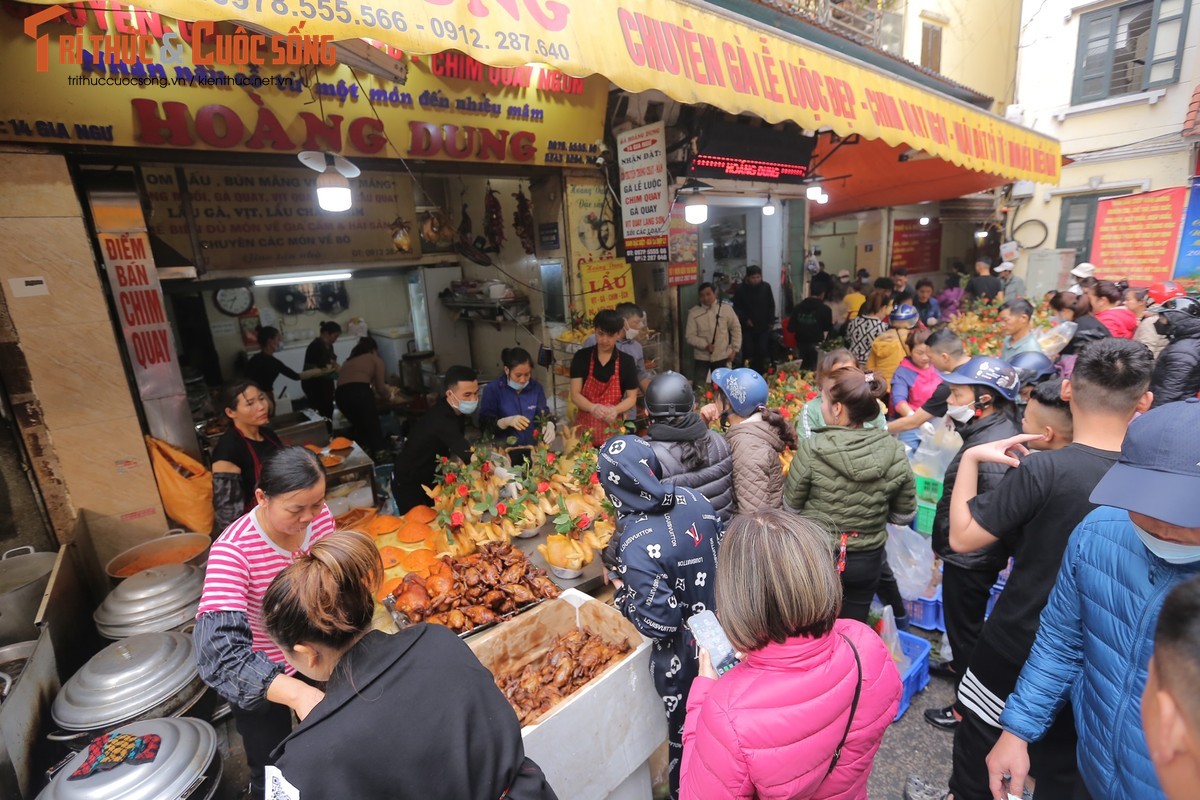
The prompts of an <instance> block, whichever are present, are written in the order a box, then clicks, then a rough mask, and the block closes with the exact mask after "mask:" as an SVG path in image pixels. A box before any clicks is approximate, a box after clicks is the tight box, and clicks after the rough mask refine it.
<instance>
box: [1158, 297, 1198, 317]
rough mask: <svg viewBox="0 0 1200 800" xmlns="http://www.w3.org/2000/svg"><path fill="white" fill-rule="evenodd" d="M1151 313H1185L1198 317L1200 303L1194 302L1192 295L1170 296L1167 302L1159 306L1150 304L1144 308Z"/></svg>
mask: <svg viewBox="0 0 1200 800" xmlns="http://www.w3.org/2000/svg"><path fill="white" fill-rule="evenodd" d="M1146 310H1147V311H1148V312H1149V313H1151V314H1167V313H1171V312H1174V313H1177V314H1187V315H1188V316H1192V317H1200V303H1198V302H1196V299H1195V298H1193V297H1172V298H1171V299H1170V300H1168V301H1167V302H1165V303H1163V304H1162V305H1160V306H1151V307H1150V308H1148V309H1146Z"/></svg>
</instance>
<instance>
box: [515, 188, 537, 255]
mask: <svg viewBox="0 0 1200 800" xmlns="http://www.w3.org/2000/svg"><path fill="white" fill-rule="evenodd" d="M513 197H515V198H517V210H516V211H514V212H513V230H514V231H515V232H516V234H517V238H518V239H520V240H521V247H522V248H524V250H525V253H526V254H527V255H533V253H534V248H535V246H534V241H533V225H534V223H533V207H532V206H531V205H530V203H529V198H528V197H526V196H525V192H524V191H523V190H522V189H521V188H520V187H517V191H516V192H515V193H514V194H513Z"/></svg>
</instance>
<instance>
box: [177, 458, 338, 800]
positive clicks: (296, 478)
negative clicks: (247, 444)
mask: <svg viewBox="0 0 1200 800" xmlns="http://www.w3.org/2000/svg"><path fill="white" fill-rule="evenodd" d="M254 496H255V500H256V503H257V504H256V505H255V507H254V508H252V509H251V510H250V511H249V512H247V513H246V514H245V515H243V516H242V517H240V518H239V519H238V520H236V521H235V522H234V523H233V524H232V525H230V526H229V527H228V528H226V529H225V532H224V533H222V534H221V535H220V537H218V538H217V540H216V541H215V542H214V543H213V546H212V549H211V551H210V552H209V557H208V567H207V571H206V573H205V576H204V593H203V594H202V595H201V597H200V608H199V610H198V611H197V614H196V631H195V634H194V636H193V639H194V641H195V646H196V659H197V662H198V664H199V667H200V676H201V677H202V678H203V679H204V682H205V683H207V684H208V685H209V686H211V687H213V689H215V690H216V692H217V693H218V694H219V695H221V697H223V698H224V699H226V700H228V701H229V703H230V705H231V706H232V708H233V715H234V719H235V721H236V722H237V727H238V732H239V733H240V734H241V735H242V739H243V741H244V743H245V748H246V760H247V761H248V762H249V765H250V776H251V778H250V780H251V783H250V785H251V791H252V796H255V797H261V796H263V794H264V793H265V783H264V769H265V767H266V765H267V763H268V761H269V758H270V754H271V751H272V750H274V749H275V747H276V746H277V745H278V744H279V743H280V742H281V741H283V739H284V737H285V736H287V735H288V733H289V732H290V731H291V728H292V716H291V714H292V711H295V712H296V715H297V716H298V717H299V718H300V719H304V718H305V717H306V716H307V715H308V712H309V711H311V710H312V708H313V706H315V705H316V704H317V703H319V702H320V701H321V698H322V697H323V696H324V695H323V693H322V692H321V690H319V689H317V688H316V687H315V686H313V685H312V684H310V683H307V682H305V681H304V680H301V679H300V678H298V677H294V675H295V672H296V670H295V669H294V668H293V667H291V666H290V665H289V664H288V663H287V661H286V660H285V659H284V657H283V653H282V652H281V651H280V649H279V647H278V646H276V645H275V643H274V642H272V641H271V639H270V637H269V636H267V632H266V628H265V626H264V624H263V619H262V600H263V595H265V594H266V591H267V587H268V586H270V584H271V581H272V580H273V579H274V578H275V576H276V575H277V574H279V573H280V572H281V571H282V570H283V569H284V567H286V566H288V565H289V564H291V563H292V561H293V560H294V559H295V558H296V557H297V556H300V555H303V554H304V553H306V552H308V550H309V548H311V547H312V545H313V543H314V542H316V541H317V540H318V539H321V538H323V537H325V536H327V535H329V534H330V533H332V532H333V529H334V521H333V515H332V514H330V513H329V509H328V508H327V507H326V506H325V469H324V468H323V467H322V466H321V462H320V461H319V460H318V459H317V457H316V455H314V454H313V453H311V452H309V451H308V450H305V449H304V448H303V447H289V448H286V449H283V450H280V451H279V452H277V453H275V454H274V455H272V456H271V457H270V458H268V459H267V460H266V462H264V464H263V467H262V473H261V475H260V476H259V480H258V486H257V488H256V489H255V490H254Z"/></svg>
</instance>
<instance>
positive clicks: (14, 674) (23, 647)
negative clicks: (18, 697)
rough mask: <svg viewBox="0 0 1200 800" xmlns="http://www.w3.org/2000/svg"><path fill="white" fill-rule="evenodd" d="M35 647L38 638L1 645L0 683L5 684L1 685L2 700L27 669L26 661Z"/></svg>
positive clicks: (0, 695)
mask: <svg viewBox="0 0 1200 800" xmlns="http://www.w3.org/2000/svg"><path fill="white" fill-rule="evenodd" d="M35 649H37V639H34V640H33V641H30V642H17V643H16V644H9V645H5V646H4V647H0V683H3V684H4V686H2V687H0V702H2V701H3V700H4V699H5V698H6V697H8V693H9V692H10V691H11V690H12V687H13V685H14V684H15V683H16V682H17V681H18V680H20V678H21V673H22V672H24V671H25V663H26V662H27V661H29V657H30V656H32V655H33V651H34V650H35Z"/></svg>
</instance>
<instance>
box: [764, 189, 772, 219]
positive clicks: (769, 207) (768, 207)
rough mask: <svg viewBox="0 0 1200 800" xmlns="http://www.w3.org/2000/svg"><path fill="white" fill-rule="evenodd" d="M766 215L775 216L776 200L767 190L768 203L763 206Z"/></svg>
mask: <svg viewBox="0 0 1200 800" xmlns="http://www.w3.org/2000/svg"><path fill="white" fill-rule="evenodd" d="M762 212H763V216H764V217H773V216H775V201H774V200H772V199H771V193H770V192H767V204H766V205H765V206H763V207H762Z"/></svg>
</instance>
